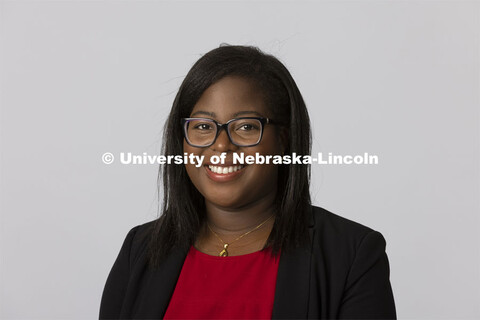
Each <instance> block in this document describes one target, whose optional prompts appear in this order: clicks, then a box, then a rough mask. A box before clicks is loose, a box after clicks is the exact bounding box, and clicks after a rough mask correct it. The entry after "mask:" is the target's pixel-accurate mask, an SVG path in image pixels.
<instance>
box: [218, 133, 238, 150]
mask: <svg viewBox="0 0 480 320" xmlns="http://www.w3.org/2000/svg"><path fill="white" fill-rule="evenodd" d="M212 149H213V150H214V151H218V152H227V151H234V150H236V149H237V146H236V145H234V144H233V143H232V141H230V138H229V137H228V134H227V130H226V128H221V129H220V133H219V134H218V136H217V140H215V142H214V144H213V145H212Z"/></svg>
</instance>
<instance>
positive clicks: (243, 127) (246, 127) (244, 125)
mask: <svg viewBox="0 0 480 320" xmlns="http://www.w3.org/2000/svg"><path fill="white" fill-rule="evenodd" d="M257 130H260V126H259V124H258V123H256V122H255V121H254V122H246V121H242V122H240V123H237V124H235V131H257Z"/></svg>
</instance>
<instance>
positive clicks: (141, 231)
mask: <svg viewBox="0 0 480 320" xmlns="http://www.w3.org/2000/svg"><path fill="white" fill-rule="evenodd" d="M158 220H159V219H156V220H153V221H150V222H146V223H143V224H140V225H137V226H135V227H133V228H131V229H130V230H129V231H128V233H127V235H126V237H125V240H124V243H123V246H122V250H121V251H123V252H125V254H126V255H128V258H129V262H130V266H132V265H133V264H135V263H136V262H137V260H138V259H139V258H140V256H142V255H144V254H145V252H146V250H147V246H148V242H149V240H150V236H151V232H152V230H153V228H154V226H155V224H156V223H157V222H158Z"/></svg>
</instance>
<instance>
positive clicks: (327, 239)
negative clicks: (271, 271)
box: [100, 207, 396, 319]
mask: <svg viewBox="0 0 480 320" xmlns="http://www.w3.org/2000/svg"><path fill="white" fill-rule="evenodd" d="M310 213H311V214H310V223H309V232H310V239H311V242H310V243H309V245H308V246H306V247H304V248H300V249H298V250H296V251H294V252H291V253H290V254H283V253H282V254H281V256H280V263H279V267H278V275H277V284H276V288H275V298H274V306H273V314H272V318H290V319H306V318H308V319H320V318H321V319H337V318H340V319H396V312H395V304H394V300H393V293H392V288H391V285H390V279H389V275H390V269H389V262H388V258H387V255H386V253H385V246H386V243H385V239H384V238H383V236H382V234H381V233H379V232H377V231H374V230H372V229H370V228H368V227H366V226H363V225H361V224H359V223H356V222H353V221H350V220H348V219H345V218H342V217H340V216H338V215H335V214H333V213H331V212H329V211H327V210H325V209H322V208H319V207H311V210H310ZM151 224H152V222H149V223H146V224H143V225H139V226H136V227H134V228H133V229H132V230H130V232H129V233H128V234H127V237H126V239H125V241H124V243H123V245H122V248H121V250H120V253H119V255H118V257H117V259H116V261H115V263H114V265H113V267H112V270H111V271H110V274H109V276H108V278H107V281H106V284H105V288H104V291H103V295H102V300H101V305H100V319H118V318H121V319H161V318H163V315H164V313H165V310H166V308H167V306H168V303H169V301H170V297H171V296H172V293H173V291H174V289H175V284H176V282H177V279H178V277H179V275H180V271H181V268H182V265H183V261H184V260H185V257H186V254H187V252H186V251H185V252H180V251H177V252H175V253H174V254H172V255H170V256H169V258H168V259H166V260H165V262H164V263H163V264H162V265H161V267H160V268H159V269H157V270H155V271H152V270H150V269H148V268H147V263H146V262H147V261H146V254H145V251H146V237H140V235H141V234H143V233H144V232H145V231H146V230H147V229H148V227H149V226H151Z"/></svg>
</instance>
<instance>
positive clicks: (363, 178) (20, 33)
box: [0, 1, 480, 319]
mask: <svg viewBox="0 0 480 320" xmlns="http://www.w3.org/2000/svg"><path fill="white" fill-rule="evenodd" d="M0 9H1V15H0V23H1V70H0V77H1V123H0V125H1V180H0V182H1V189H0V190H1V192H0V196H1V221H0V224H1V230H0V232H1V235H0V240H1V242H0V248H1V261H0V272H1V279H0V281H1V284H0V290H1V294H0V301H1V304H0V315H1V317H2V319H93V318H96V317H97V316H98V308H99V304H100V298H101V294H102V290H103V286H104V284H105V280H106V277H107V275H108V272H109V271H110V268H111V266H112V264H113V262H114V260H115V258H116V256H117V254H118V251H119V249H120V246H121V244H122V242H123V240H124V238H125V235H126V234H127V232H128V231H129V230H130V229H131V228H132V227H134V226H136V225H138V224H141V223H145V222H148V221H150V220H153V219H155V217H156V209H157V200H158V199H157V196H156V178H157V169H158V168H157V166H156V165H138V166H134V165H122V164H120V163H119V162H118V161H116V162H114V163H113V164H111V165H106V164H104V163H103V162H102V159H101V157H102V154H103V153H105V152H111V153H112V154H114V155H115V156H117V157H118V155H119V153H120V152H132V153H134V154H142V153H143V152H147V153H148V154H156V153H158V152H159V150H160V144H161V130H162V128H163V123H164V121H165V118H166V115H167V113H168V111H169V109H170V106H171V104H172V101H173V98H174V96H175V94H176V91H177V89H178V87H179V85H180V83H181V81H182V80H183V78H184V77H185V75H186V73H187V71H188V70H189V68H190V67H191V66H192V64H193V63H194V62H195V61H196V60H197V59H198V58H199V57H201V55H202V54H204V53H206V52H207V51H209V50H211V49H213V48H215V47H218V46H219V44H220V43H222V42H226V43H230V44H248V45H256V46H259V47H260V48H261V49H262V50H264V51H266V52H269V53H272V54H274V55H276V56H277V57H278V58H279V59H280V60H281V61H282V62H284V63H285V65H286V66H287V68H288V69H289V70H290V71H291V73H292V75H293V77H294V78H295V80H296V81H297V84H298V86H299V88H300V90H301V92H302V93H303V96H304V98H305V101H306V103H307V106H308V108H309V111H310V115H311V119H312V124H313V135H314V143H313V151H314V153H317V152H320V151H321V152H324V153H328V152H332V153H335V154H343V155H345V154H359V153H360V154H363V153H364V152H368V153H371V154H376V155H378V156H379V160H380V163H379V164H378V165H373V166H367V165H350V166H349V165H343V166H322V165H314V166H313V177H312V195H313V199H314V203H315V204H316V205H319V206H322V207H324V208H326V209H328V210H331V211H333V212H335V213H337V214H339V215H342V216H344V217H346V218H349V219H352V220H355V221H357V222H360V223H362V224H365V225H367V226H370V227H371V228H373V229H375V230H378V231H380V232H381V233H382V234H383V235H384V237H385V238H386V240H387V253H388V255H389V258H390V264H391V282H392V286H393V290H394V295H395V299H396V304H397V309H398V316H399V317H400V318H404V319H452V318H455V319H475V318H479V317H480V310H479V301H480V294H479V287H480V281H479V270H480V265H479V259H480V258H479V257H480V256H479V254H480V252H479V242H480V238H479V231H480V228H479V212H480V210H479V162H480V161H479V144H480V143H479V36H480V23H479V17H480V14H479V11H480V6H479V3H478V2H473V1H470V2H464V1H439V2H436V1H335V2H334V1H331V2H313V1H308V2H306V1H287V2H273V1H268V2H231V1H222V2H217V1H195V2H187V1H177V2H163V1H160V2H154V1H85V2H80V1H65V2H62V1H32V2H30V1H2V2H1V4H0Z"/></svg>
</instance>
